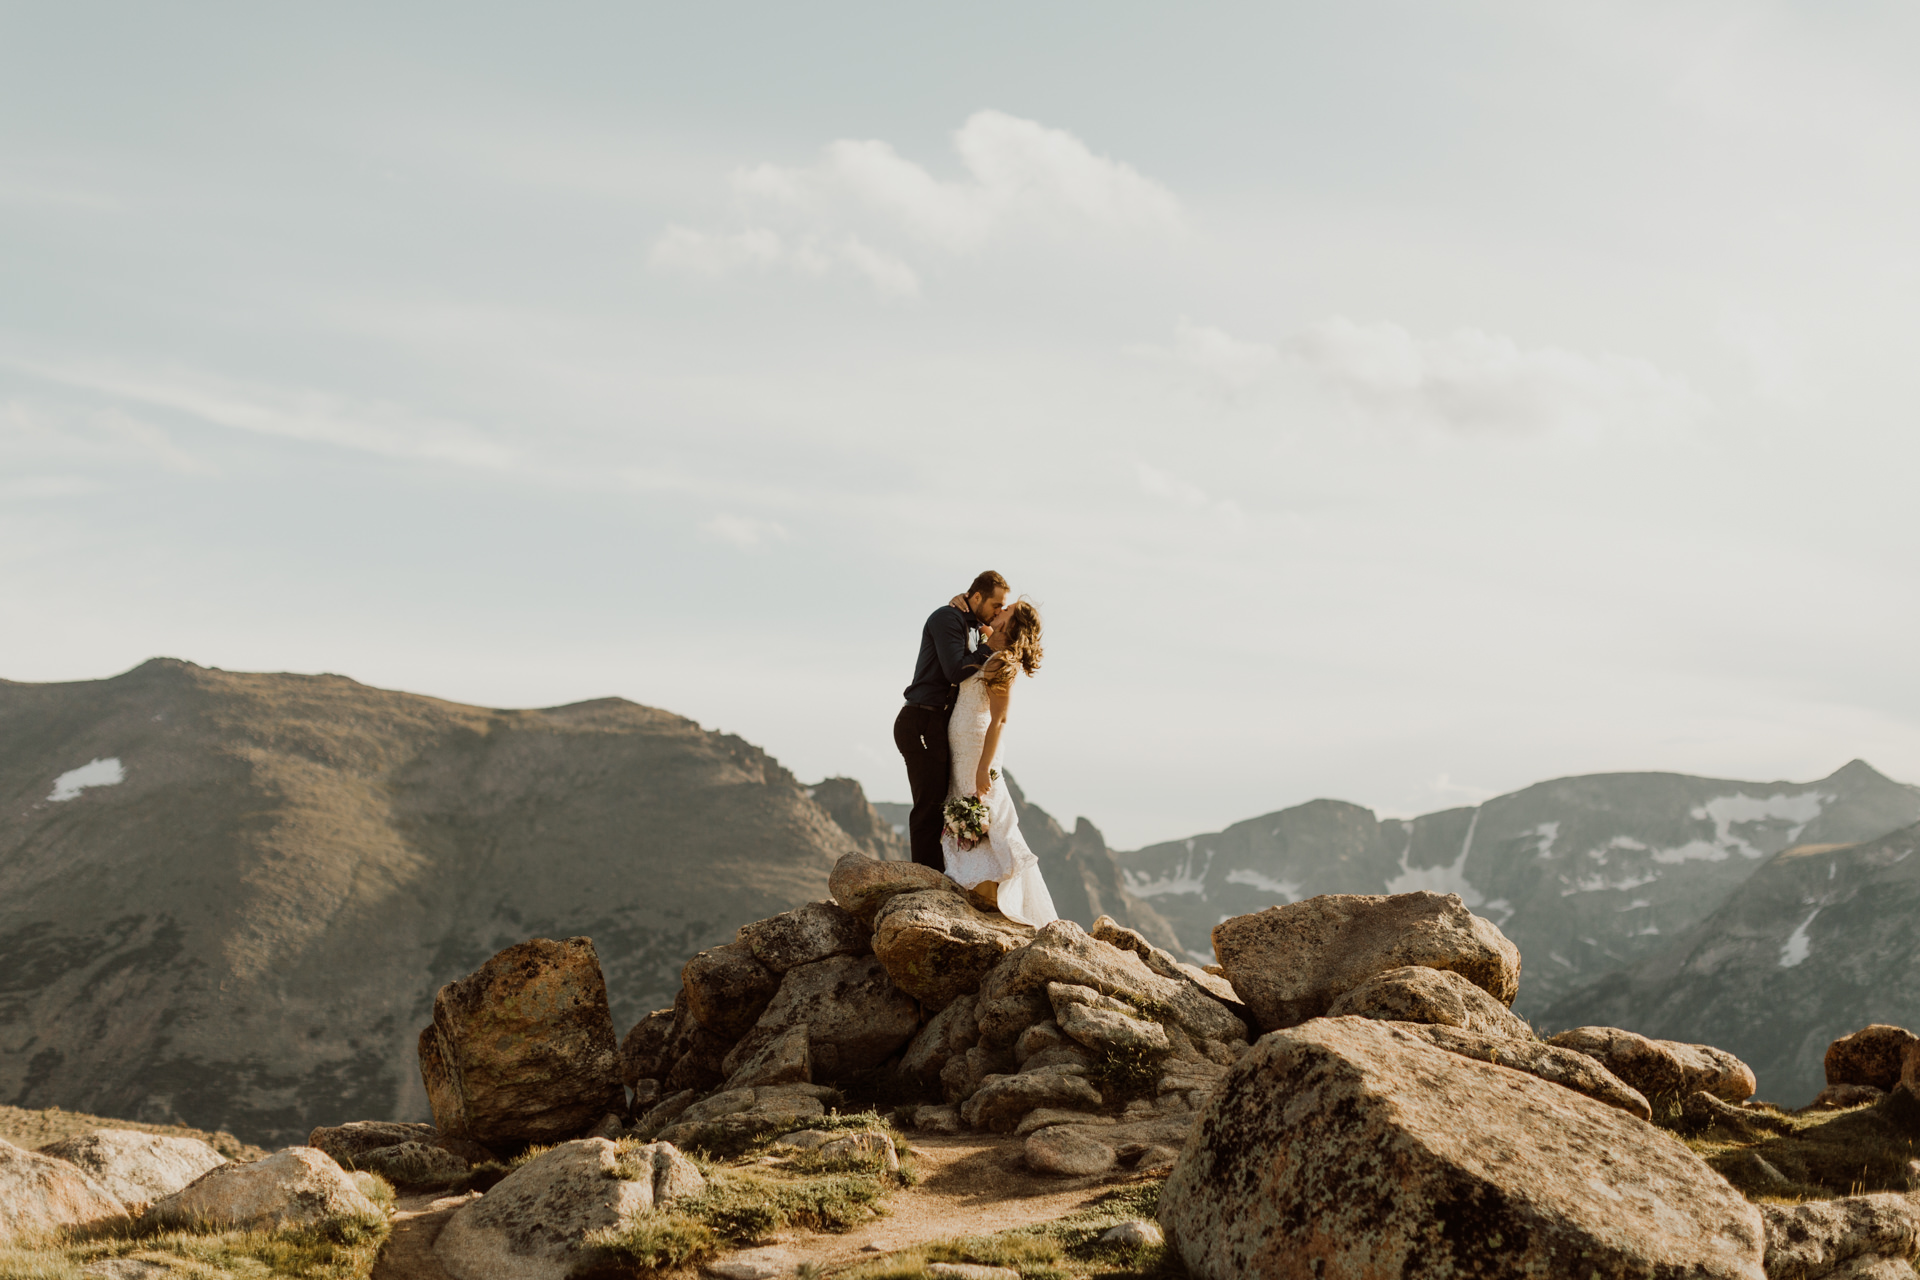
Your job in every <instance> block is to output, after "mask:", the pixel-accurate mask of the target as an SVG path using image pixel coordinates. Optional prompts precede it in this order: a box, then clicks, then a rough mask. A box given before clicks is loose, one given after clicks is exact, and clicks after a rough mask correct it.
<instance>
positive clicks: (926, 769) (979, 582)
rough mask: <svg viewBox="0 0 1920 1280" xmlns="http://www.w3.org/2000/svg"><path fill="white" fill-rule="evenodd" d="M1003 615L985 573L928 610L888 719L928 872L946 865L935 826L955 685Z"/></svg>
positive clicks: (948, 755)
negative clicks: (902, 696) (902, 699)
mask: <svg viewBox="0 0 1920 1280" xmlns="http://www.w3.org/2000/svg"><path fill="white" fill-rule="evenodd" d="M1006 609H1007V580H1006V579H1005V578H1003V577H1001V576H1000V575H999V574H997V573H995V572H994V571H993V570H991V569H989V570H987V571H986V572H985V573H983V574H981V575H980V576H979V577H977V578H975V579H974V580H973V585H972V586H970V587H968V588H967V593H966V595H964V596H955V597H954V598H953V599H952V600H950V601H948V602H947V603H946V604H943V605H941V606H940V607H939V608H938V609H935V610H934V611H933V616H932V617H930V618H928V619H927V625H926V626H924V627H922V628H920V657H919V659H918V661H916V662H915V663H914V664H913V683H912V684H909V685H908V686H907V691H906V699H907V705H906V706H904V707H901V708H900V714H899V715H898V716H896V717H895V718H894V721H893V745H894V746H896V747H898V748H900V754H901V755H902V756H904V757H905V758H906V761H907V784H908V786H910V787H911V788H912V789H913V815H912V816H911V817H909V818H908V819H907V834H908V836H909V838H910V839H911V840H912V843H913V860H914V861H915V862H918V863H920V864H922V865H923V866H929V867H932V868H934V869H935V870H936V871H938V870H942V869H944V868H945V866H946V858H945V856H944V855H942V853H941V852H940V828H941V826H942V824H943V823H944V821H945V815H944V813H943V810H944V809H945V808H946V804H947V775H948V773H949V772H950V771H951V768H952V758H953V755H952V752H951V751H950V750H949V749H948V747H947V719H948V717H950V716H951V715H952V714H953V703H954V699H955V698H956V697H958V696H959V687H960V682H961V681H962V680H965V679H966V678H967V677H968V676H970V675H972V674H973V672H974V670H975V669H976V668H978V667H980V666H981V665H983V664H984V663H985V662H986V660H987V658H988V657H989V656H990V654H991V652H992V650H993V649H995V648H997V647H998V646H997V645H996V644H995V643H994V641H993V627H994V623H995V622H997V621H998V620H999V618H1000V615H1001V614H1003V613H1005V612H1006Z"/></svg>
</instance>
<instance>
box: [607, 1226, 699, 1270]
mask: <svg viewBox="0 0 1920 1280" xmlns="http://www.w3.org/2000/svg"><path fill="white" fill-rule="evenodd" d="M587 1243H588V1244H590V1245H594V1246H596V1247H598V1248H601V1249H605V1250H606V1251H607V1252H608V1253H609V1254H611V1255H613V1256H614V1257H615V1258H617V1259H619V1260H622V1261H625V1262H627V1263H629V1264H631V1265H632V1266H635V1267H638V1268H641V1269H643V1270H658V1269H660V1268H663V1267H678V1266H684V1265H685V1264H687V1263H689V1262H697V1261H698V1260H700V1259H701V1258H705V1257H707V1256H709V1255H711V1254H713V1253H714V1252H716V1251H717V1250H718V1249H719V1248H720V1237H719V1235H718V1234H717V1233H715V1231H714V1230H713V1228H712V1227H710V1226H708V1225H707V1224H706V1223H704V1222H702V1221H700V1219H698V1218H696V1217H693V1216H691V1215H689V1214H686V1213H680V1212H668V1213H649V1214H644V1215H642V1216H641V1217H638V1218H635V1219H634V1220H633V1221H632V1222H630V1223H628V1224H627V1225H626V1226H625V1227H620V1228H608V1229H607V1230H605V1231H598V1232H595V1233H594V1234H593V1235H590V1236H588V1237H587Z"/></svg>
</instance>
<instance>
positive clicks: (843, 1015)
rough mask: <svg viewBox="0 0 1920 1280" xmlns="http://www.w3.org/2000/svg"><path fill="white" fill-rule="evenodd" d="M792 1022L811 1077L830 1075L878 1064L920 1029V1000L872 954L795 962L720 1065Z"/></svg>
mask: <svg viewBox="0 0 1920 1280" xmlns="http://www.w3.org/2000/svg"><path fill="white" fill-rule="evenodd" d="M888 865H889V866H891V865H893V864H891V863H889V864H888ZM909 865H910V864H909ZM797 1026H805V1027H806V1028H807V1051H808V1057H809V1060H810V1063H811V1068H812V1074H813V1078H814V1079H815V1080H820V1081H827V1080H838V1079H843V1078H845V1077H846V1076H849V1075H852V1074H854V1073H855V1072H859V1071H866V1070H869V1069H871V1068H873V1067H877V1066H879V1065H880V1064H881V1063H883V1062H885V1061H886V1060H887V1059H888V1058H890V1057H892V1056H893V1054H894V1053H896V1052H897V1051H898V1050H899V1049H900V1048H902V1047H903V1046H904V1045H905V1044H906V1043H907V1041H909V1040H911V1039H913V1033H914V1032H915V1031H918V1030H919V1029H920V1007H919V1006H918V1005H917V1004H915V1003H914V1000H913V997H912V996H910V995H908V994H907V993H906V992H904V991H902V990H900V989H899V988H898V987H896V986H894V985H893V980H892V979H891V978H889V977H888V976H887V971H886V969H885V968H884V967H883V966H882V965H881V963H880V961H879V960H878V959H877V958H876V957H874V956H834V957H833V958H832V959H829V960H818V961H815V962H814V963H813V964H803V965H799V966H797V967H795V968H792V969H789V970H787V972H786V976H785V977H783V978H781V980H780V990H779V992H778V993H777V994H775V996H774V997H773V1001H772V1003H771V1004H769V1005H768V1006H767V1009H766V1012H764V1013H762V1014H761V1015H760V1020H759V1021H758V1022H757V1023H756V1024H755V1025H754V1028H753V1030H751V1031H749V1032H748V1033H747V1034H746V1036H745V1038H743V1039H742V1040H741V1041H740V1043H739V1044H738V1045H736V1046H734V1048H733V1050H732V1051H731V1052H729V1053H728V1054H727V1056H726V1058H725V1059H724V1060H723V1061H722V1063H721V1069H722V1071H723V1072H724V1073H725V1074H728V1075H731V1074H732V1073H733V1072H735V1071H738V1070H739V1069H740V1068H741V1067H742V1066H744V1065H745V1064H746V1063H747V1062H749V1061H751V1060H752V1059H753V1058H755V1057H756V1056H758V1055H759V1054H760V1052H761V1051H762V1050H763V1049H765V1048H766V1047H767V1045H768V1044H769V1043H770V1042H771V1041H774V1040H777V1039H779V1038H780V1037H781V1036H783V1035H785V1034H786V1033H787V1032H788V1031H790V1030H791V1029H792V1028H794V1027H797Z"/></svg>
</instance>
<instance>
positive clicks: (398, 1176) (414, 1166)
mask: <svg viewBox="0 0 1920 1280" xmlns="http://www.w3.org/2000/svg"><path fill="white" fill-rule="evenodd" d="M468 1167H469V1166H468V1164H467V1162H466V1161H465V1160H462V1159H461V1158H460V1157H459V1156H457V1155H455V1154H453V1152H451V1151H448V1150H447V1149H446V1148H445V1147H440V1146H435V1145H433V1144H431V1143H426V1142H399V1143H395V1144H394V1145H393V1146H391V1147H376V1148H375V1149H374V1150H372V1151H369V1152H366V1153H365V1154H363V1155H362V1156H361V1157H360V1158H359V1159H358V1160H357V1161H355V1162H354V1168H356V1169H365V1170H366V1171H367V1172H368V1173H377V1174H379V1175H380V1176H381V1177H383V1178H385V1179H386V1180H387V1181H388V1182H391V1183H393V1184H394V1185H395V1186H397V1187H414V1186H433V1185H436V1184H442V1183H447V1182H451V1181H453V1180H454V1179H455V1178H458V1177H459V1176H460V1175H461V1174H463V1173H465V1172H466V1171H467V1169H468Z"/></svg>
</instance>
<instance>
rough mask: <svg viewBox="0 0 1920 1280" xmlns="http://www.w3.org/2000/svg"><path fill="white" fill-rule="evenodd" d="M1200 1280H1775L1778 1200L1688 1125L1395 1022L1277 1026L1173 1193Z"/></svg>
mask: <svg viewBox="0 0 1920 1280" xmlns="http://www.w3.org/2000/svg"><path fill="white" fill-rule="evenodd" d="M1159 1217H1160V1222H1161V1225H1162V1226H1163V1227H1165V1228H1166V1230H1167V1234H1168V1237H1169V1238H1170V1239H1171V1240H1172V1241H1173V1243H1174V1247H1175V1248H1176V1249H1177V1250H1178V1252H1179V1254H1180V1256H1181V1258H1182V1259H1183V1260H1184V1261H1185V1263H1186V1266H1187V1268H1188V1270H1189V1272H1190V1273H1191V1274H1192V1275H1193V1276H1195V1277H1196V1278H1198V1280H1254V1278H1256V1277H1283V1276H1284V1277H1289V1278H1291V1277H1303V1276H1308V1275H1312V1276H1316V1277H1321V1278H1322V1280H1337V1278H1340V1277H1352V1278H1354V1280H1359V1278H1361V1277H1368V1278H1371V1277H1379V1276H1413V1275H1422V1276H1426V1275H1435V1276H1437V1275H1473V1276H1478V1277H1483V1278H1486V1280H1494V1278H1497V1277H1516V1278H1517V1277H1522V1276H1526V1277H1537V1276H1574V1275H1578V1276H1580V1277H1582V1278H1583V1280H1615V1278H1616V1277H1619V1278H1621V1280H1624V1278H1625V1277H1634V1278H1635V1280H1639V1278H1641V1277H1647V1276H1674V1277H1679V1276H1689V1277H1696V1278H1698V1280H1709V1278H1712V1280H1763V1275H1764V1273H1763V1272H1762V1270H1761V1256H1762V1249H1763V1243H1764V1237H1763V1235H1762V1230H1761V1223H1760V1215H1759V1212H1758V1211H1757V1210H1756V1209H1755V1208H1754V1206H1753V1205H1751V1204H1749V1203H1748V1202H1747V1201H1746V1200H1745V1199H1744V1198H1742V1197H1741V1196H1740V1194H1739V1193H1738V1192H1736V1191H1735V1190H1734V1189H1733V1188H1732V1187H1731V1186H1729V1185H1728V1184H1727V1183H1726V1181H1725V1180H1724V1179H1722V1178H1721V1177H1720V1176H1719V1175H1717V1174H1715V1173H1714V1172H1713V1170H1711V1169H1709V1168H1708V1167H1707V1166H1706V1165H1705V1164H1703V1163H1702V1162H1701V1161H1700V1160H1699V1159H1698V1158H1697V1157H1695V1156H1694V1155H1693V1154H1692V1153H1691V1152H1689V1151H1688V1150H1687V1149H1686V1148H1685V1147H1684V1146H1682V1145H1681V1144H1679V1143H1678V1142H1675V1141H1674V1140H1673V1138H1672V1137H1671V1136H1670V1135H1668V1134H1666V1133H1663V1132H1661V1131H1660V1130H1658V1129H1655V1128H1653V1127H1652V1126H1650V1125H1646V1124H1642V1123H1641V1122H1640V1121H1638V1120H1635V1119H1633V1118H1631V1117H1629V1116H1626V1115H1624V1114H1622V1113H1621V1112H1619V1111H1617V1110H1615V1109H1614V1108H1612V1107H1608V1106H1604V1105H1602V1104H1600V1103H1598V1102H1594V1101H1592V1100H1591V1099H1588V1098H1585V1097H1582V1096H1581V1095H1579V1094H1577V1093H1574V1092H1572V1091H1571V1090H1569V1089H1563V1088H1561V1087H1559V1086H1558V1085H1554V1084H1549V1083H1547V1082H1545V1081H1542V1080H1538V1079H1536V1078H1534V1077H1533V1076H1531V1075H1527V1074H1524V1073H1522V1072H1519V1071H1513V1070H1509V1069H1508V1068H1506V1067H1502V1066H1497V1065H1495V1064H1493V1063H1487V1062H1476V1061H1473V1060H1471V1059H1468V1058H1464V1057H1461V1056H1459V1055H1457V1054H1452V1053H1447V1052H1445V1051H1443V1050H1440V1049H1437V1048H1435V1047H1434V1046H1433V1045H1431V1044H1429V1043H1427V1042H1426V1041H1425V1040H1424V1039H1422V1038H1420V1037H1418V1036H1416V1035H1413V1034H1411V1033H1410V1032H1409V1031H1407V1030H1404V1029H1402V1028H1400V1027H1397V1026H1395V1025H1393V1024H1391V1023H1385V1022H1376V1021H1372V1020H1370V1019H1364V1018H1320V1019H1316V1020H1314V1021H1310V1022H1307V1023H1305V1024H1304V1025H1301V1026H1298V1027H1294V1028H1292V1029H1290V1030H1284V1031H1279V1032H1275V1033H1274V1034H1271V1035H1268V1036H1265V1037H1263V1038H1262V1039H1261V1040H1260V1041H1259V1042H1258V1043H1256V1044H1255V1045H1254V1046H1253V1048H1252V1050H1251V1051H1250V1052H1248V1053H1247V1054H1246V1055H1245V1056H1244V1057H1243V1058H1242V1059H1241V1060H1240V1062H1239V1064H1238V1065H1237V1066H1235V1067H1234V1068H1233V1069H1232V1071H1231V1072H1230V1074H1229V1075H1228V1078H1227V1079H1226V1081H1225V1082H1224V1083H1223V1084H1222V1086H1221V1087H1220V1088H1219V1089H1218V1090H1217V1091H1216V1092H1215V1094H1214V1096H1213V1100H1212V1101H1211V1103H1210V1104H1209V1105H1208V1106H1207V1108H1206V1109H1205V1110H1204V1111H1203V1112H1202V1113H1201V1116H1200V1120H1199V1123H1198V1125H1197V1127H1196V1128H1195V1130H1194V1133H1193V1135H1192V1137H1191V1138H1190V1139H1189V1140H1188V1142H1187V1145H1186V1148H1185V1150H1184V1151H1183V1152H1182V1154H1181V1156H1180V1159H1179V1161H1178V1163H1177V1164H1176V1165H1175V1166H1174V1169H1173V1173H1172V1175H1171V1177H1170V1178H1169V1179H1168V1181H1167V1184H1166V1187H1165V1189H1164V1190H1163V1191H1162V1193H1161V1197H1160V1212H1159Z"/></svg>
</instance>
